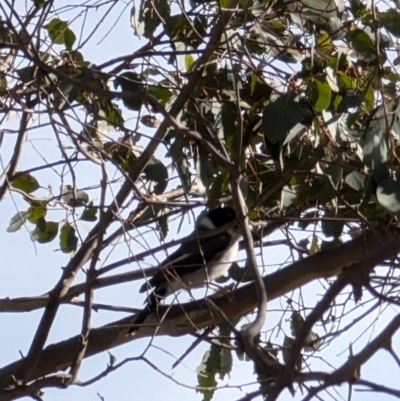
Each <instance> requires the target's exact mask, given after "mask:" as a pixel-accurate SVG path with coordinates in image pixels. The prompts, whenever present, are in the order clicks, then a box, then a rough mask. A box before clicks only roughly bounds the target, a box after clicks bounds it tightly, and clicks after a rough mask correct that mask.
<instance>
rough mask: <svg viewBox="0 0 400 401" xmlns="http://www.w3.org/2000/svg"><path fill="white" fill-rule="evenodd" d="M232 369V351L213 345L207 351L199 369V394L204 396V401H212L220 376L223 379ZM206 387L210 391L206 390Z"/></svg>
mask: <svg viewBox="0 0 400 401" xmlns="http://www.w3.org/2000/svg"><path fill="white" fill-rule="evenodd" d="M231 369H232V354H231V350H229V349H226V348H223V347H219V346H217V345H215V344H212V345H211V347H210V349H209V350H208V351H206V353H205V354H204V356H203V360H202V361H201V365H200V366H199V367H198V369H197V371H198V375H197V379H198V387H199V388H198V389H197V391H198V392H201V393H202V394H203V401H210V400H211V399H212V397H213V395H214V391H215V387H216V386H217V380H216V378H215V376H216V375H217V374H218V375H219V377H220V378H221V379H223V378H224V377H225V375H226V374H228V373H229V372H230V371H231ZM201 387H203V389H201ZM204 387H206V388H208V389H204Z"/></svg>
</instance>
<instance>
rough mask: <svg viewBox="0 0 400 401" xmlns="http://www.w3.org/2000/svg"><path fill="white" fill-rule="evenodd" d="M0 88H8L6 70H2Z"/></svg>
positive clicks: (3, 89)
mask: <svg viewBox="0 0 400 401" xmlns="http://www.w3.org/2000/svg"><path fill="white" fill-rule="evenodd" d="M0 90H2V91H5V90H7V77H6V75H5V74H4V72H1V71H0Z"/></svg>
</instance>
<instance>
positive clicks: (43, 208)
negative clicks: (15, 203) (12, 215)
mask: <svg viewBox="0 0 400 401" xmlns="http://www.w3.org/2000/svg"><path fill="white" fill-rule="evenodd" d="M28 212H29V215H28V221H29V222H30V223H33V224H36V223H37V222H38V220H39V219H42V218H43V217H45V216H46V214H47V205H46V204H45V203H39V204H36V205H32V206H31V207H30V208H29V209H28Z"/></svg>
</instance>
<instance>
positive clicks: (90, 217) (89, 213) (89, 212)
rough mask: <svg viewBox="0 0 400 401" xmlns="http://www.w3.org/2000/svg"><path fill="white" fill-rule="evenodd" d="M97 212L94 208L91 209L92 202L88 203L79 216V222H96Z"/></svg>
mask: <svg viewBox="0 0 400 401" xmlns="http://www.w3.org/2000/svg"><path fill="white" fill-rule="evenodd" d="M97 211H98V209H97V208H96V207H93V202H90V203H89V204H88V205H87V206H86V207H85V210H84V211H83V213H82V215H81V220H83V221H96V220H97Z"/></svg>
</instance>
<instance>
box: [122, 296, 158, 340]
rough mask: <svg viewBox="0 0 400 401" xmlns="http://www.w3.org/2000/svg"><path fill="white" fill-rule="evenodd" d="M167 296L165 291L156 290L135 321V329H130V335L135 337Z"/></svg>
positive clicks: (148, 298)
mask: <svg viewBox="0 0 400 401" xmlns="http://www.w3.org/2000/svg"><path fill="white" fill-rule="evenodd" d="M164 296H165V290H163V289H162V290H161V291H160V290H158V291H157V289H156V290H154V291H153V292H152V293H151V294H149V296H148V297H147V300H146V306H145V307H144V308H143V310H142V311H141V312H139V314H138V315H137V317H136V319H135V321H134V322H133V324H134V325H135V327H131V328H130V329H129V332H128V335H131V336H133V335H135V334H136V332H137V331H138V330H139V329H140V326H139V325H141V324H143V323H144V322H145V321H146V319H147V318H148V317H149V316H150V315H151V314H152V313H153V312H154V311H155V310H156V309H157V307H158V304H159V303H160V300H161V299H162V298H164Z"/></svg>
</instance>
